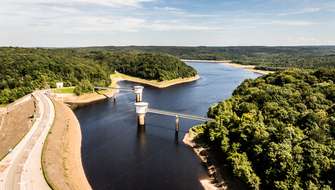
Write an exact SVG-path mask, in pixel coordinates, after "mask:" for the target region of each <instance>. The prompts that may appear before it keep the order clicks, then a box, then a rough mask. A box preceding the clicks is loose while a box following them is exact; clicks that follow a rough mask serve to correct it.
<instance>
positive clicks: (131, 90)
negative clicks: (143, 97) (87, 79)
mask: <svg viewBox="0 0 335 190" xmlns="http://www.w3.org/2000/svg"><path fill="white" fill-rule="evenodd" d="M94 89H95V90H110V89H115V90H122V91H127V92H134V90H133V89H132V88H120V87H100V86H95V87H94Z"/></svg>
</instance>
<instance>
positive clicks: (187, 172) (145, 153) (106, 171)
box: [76, 63, 259, 190]
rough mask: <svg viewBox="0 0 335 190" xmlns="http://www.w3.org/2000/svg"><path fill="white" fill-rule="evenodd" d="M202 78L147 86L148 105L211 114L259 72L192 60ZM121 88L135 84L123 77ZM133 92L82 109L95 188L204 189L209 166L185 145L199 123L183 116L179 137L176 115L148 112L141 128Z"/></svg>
mask: <svg viewBox="0 0 335 190" xmlns="http://www.w3.org/2000/svg"><path fill="white" fill-rule="evenodd" d="M188 64H189V65H191V66H193V67H194V68H195V69H197V70H198V72H199V74H200V77H201V79H200V80H198V81H196V82H193V83H189V84H182V85H178V86H173V87H169V88H166V89H156V88H152V87H149V86H145V89H144V101H146V102H149V104H150V105H149V107H152V108H158V109H162V110H168V111H175V112H181V113H189V114H197V115H203V116H205V115H206V112H207V109H208V107H209V106H210V105H211V104H213V103H215V102H218V101H221V100H223V99H226V98H228V97H229V96H231V93H232V92H233V90H234V89H235V88H236V87H237V86H238V85H239V84H240V83H241V82H242V81H243V80H245V79H247V78H256V77H258V76H259V75H258V74H255V73H252V72H249V71H245V70H242V69H238V68H232V67H228V66H225V65H222V64H211V63H188ZM120 85H121V86H122V87H132V86H134V85H135V84H134V83H130V82H121V83H120ZM134 99H135V98H134V95H133V94H130V93H124V92H121V93H120V94H119V96H118V97H117V103H116V104H114V103H113V102H112V101H105V102H101V103H97V104H94V105H90V106H87V107H83V108H80V109H78V110H77V111H76V115H77V117H78V119H79V121H80V125H81V128H82V135H83V142H82V160H83V165H84V169H85V172H86V175H87V178H88V180H89V182H90V184H91V186H92V187H93V188H94V189H97V190H110V189H132V190H133V189H148V190H150V189H162V190H164V189H169V190H170V189H174V190H177V189H185V190H191V189H192V190H196V189H202V186H201V184H200V182H199V179H202V178H206V177H207V174H206V170H205V168H203V166H201V164H200V161H199V160H198V158H197V157H196V156H195V154H194V153H193V152H192V150H191V149H190V148H188V147H187V146H186V145H184V144H183V142H182V139H183V137H184V135H185V132H187V130H188V129H189V128H190V127H192V126H193V125H195V124H198V122H195V121H189V120H183V119H181V121H180V122H181V132H180V133H179V136H178V137H175V133H174V126H175V118H172V117H167V116H158V115H153V114H148V115H147V116H146V127H145V130H139V129H138V128H137V121H136V114H135V108H134V106H133V102H134Z"/></svg>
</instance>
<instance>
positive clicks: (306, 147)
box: [192, 69, 335, 189]
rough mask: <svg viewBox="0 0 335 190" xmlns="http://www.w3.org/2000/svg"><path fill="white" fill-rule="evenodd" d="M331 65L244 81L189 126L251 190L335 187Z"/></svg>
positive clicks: (334, 101)
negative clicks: (207, 119)
mask: <svg viewBox="0 0 335 190" xmlns="http://www.w3.org/2000/svg"><path fill="white" fill-rule="evenodd" d="M334 82H335V69H321V70H316V71H306V70H287V71H284V72H278V73H274V74H269V75H266V76H263V77H260V78H257V79H254V80H246V81H244V82H243V83H242V84H241V85H240V86H239V87H238V88H237V89H236V90H235V91H234V93H233V96H232V97H231V98H229V99H227V100H225V101H222V102H219V103H218V104H217V105H214V106H213V107H211V108H210V109H209V111H208V116H209V117H211V118H215V119H216V122H214V123H208V124H204V125H200V126H197V127H195V128H193V129H192V131H195V132H196V133H197V134H198V136H197V140H198V141H200V142H202V143H204V145H203V146H208V147H210V148H212V149H215V150H219V152H221V154H222V155H221V156H220V158H221V159H222V160H224V162H225V163H227V164H228V165H229V168H230V169H231V171H232V173H233V174H234V175H235V176H237V177H238V178H239V179H241V180H242V181H243V182H245V183H246V184H247V185H248V186H249V187H250V188H252V189H334V188H335V84H334Z"/></svg>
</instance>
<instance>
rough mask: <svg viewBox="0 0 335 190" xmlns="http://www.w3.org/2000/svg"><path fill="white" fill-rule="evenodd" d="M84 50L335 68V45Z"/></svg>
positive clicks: (271, 67) (264, 65) (272, 67)
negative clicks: (159, 53)
mask: <svg viewBox="0 0 335 190" xmlns="http://www.w3.org/2000/svg"><path fill="white" fill-rule="evenodd" d="M84 49H91V50H92V49H95V50H106V51H113V52H114V51H120V52H122V51H135V52H149V53H154V52H156V53H157V52H161V53H168V54H171V55H174V56H177V57H179V58H181V59H199V60H232V61H233V62H235V63H239V64H244V65H249V64H250V65H257V66H262V68H263V69H267V70H277V68H288V67H296V68H314V69H317V68H320V67H328V68H332V67H335V46H296V47H285V46H280V47H265V46H237V47H233V46H232V47H206V46H200V47H180V46H178V47H175V46H126V47H117V46H107V47H90V48H84Z"/></svg>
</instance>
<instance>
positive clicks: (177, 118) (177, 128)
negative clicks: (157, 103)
mask: <svg viewBox="0 0 335 190" xmlns="http://www.w3.org/2000/svg"><path fill="white" fill-rule="evenodd" d="M178 132H179V116H178V115H177V116H176V133H178Z"/></svg>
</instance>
